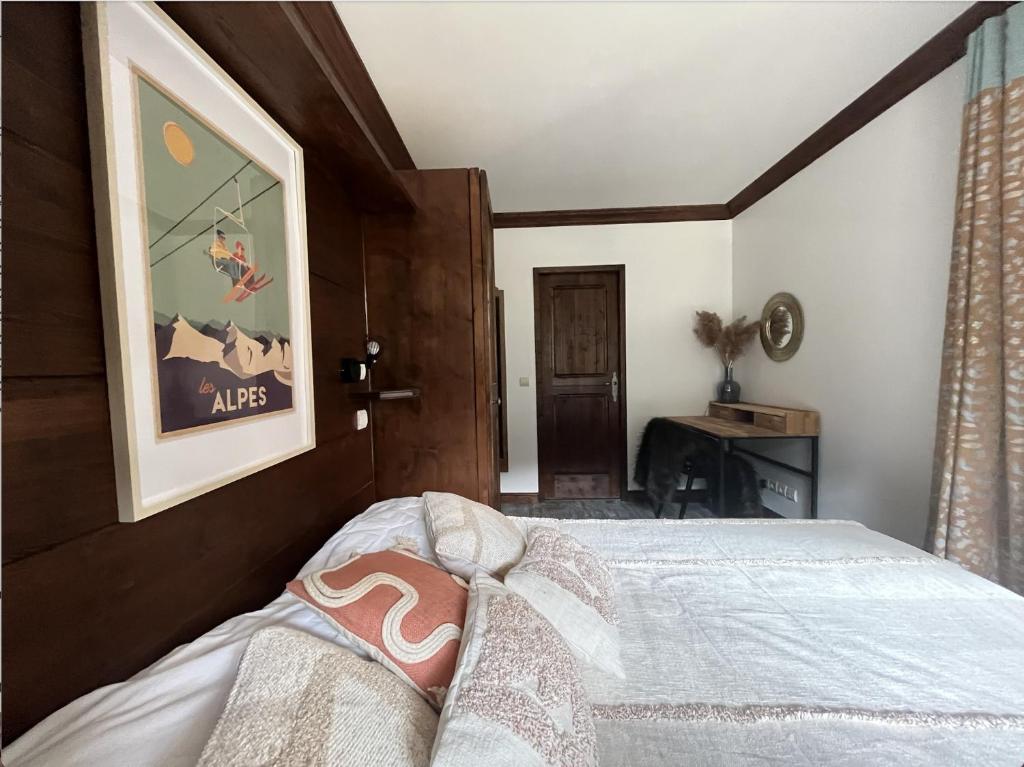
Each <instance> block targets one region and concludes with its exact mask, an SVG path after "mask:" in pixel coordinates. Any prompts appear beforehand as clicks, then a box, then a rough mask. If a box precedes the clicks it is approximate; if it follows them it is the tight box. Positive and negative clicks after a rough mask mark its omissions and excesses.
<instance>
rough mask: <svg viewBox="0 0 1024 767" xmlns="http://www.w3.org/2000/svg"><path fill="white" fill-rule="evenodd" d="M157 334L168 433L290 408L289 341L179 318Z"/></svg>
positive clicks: (163, 423)
mask: <svg viewBox="0 0 1024 767" xmlns="http://www.w3.org/2000/svg"><path fill="white" fill-rule="evenodd" d="M154 331H155V336H154V338H155V341H156V359H157V371H158V375H159V379H160V400H161V402H160V413H161V426H162V430H163V431H164V432H165V433H167V432H174V431H180V430H182V429H188V428H193V427H196V426H205V425H209V424H215V423H220V422H222V421H228V420H234V419H237V418H245V417H248V416H254V415H262V414H265V413H270V412H275V411H279V410H287V409H290V408H291V406H292V347H291V344H290V343H289V342H288V339H286V338H282V337H281V336H278V335H277V334H275V333H272V332H269V331H260V332H251V331H248V332H247V331H246V330H244V329H243V328H240V327H238V326H237V325H235V324H234V322H231V321H229V322H228V323H227V324H226V325H224V324H220V323H217V322H215V321H208V322H205V323H202V324H198V325H197V323H194V322H191V321H189V320H188V319H186V318H185V317H183V316H181V315H180V314H178V315H176V316H175V317H173V318H171V319H166V320H165V321H163V322H160V318H159V317H158V321H157V323H156V325H155V326H154Z"/></svg>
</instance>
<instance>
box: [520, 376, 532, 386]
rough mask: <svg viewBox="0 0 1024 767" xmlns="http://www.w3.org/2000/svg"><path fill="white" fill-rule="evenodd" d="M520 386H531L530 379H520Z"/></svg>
mask: <svg viewBox="0 0 1024 767" xmlns="http://www.w3.org/2000/svg"><path fill="white" fill-rule="evenodd" d="M519 385H520V386H529V385H530V379H529V378H527V377H523V378H520V379H519Z"/></svg>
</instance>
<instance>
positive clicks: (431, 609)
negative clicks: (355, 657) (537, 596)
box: [288, 548, 468, 708]
mask: <svg viewBox="0 0 1024 767" xmlns="http://www.w3.org/2000/svg"><path fill="white" fill-rule="evenodd" d="M467 589H468V586H467V584H466V582H465V581H463V580H462V579H461V578H459V577H458V576H455V575H452V574H450V573H447V572H445V571H444V570H442V569H441V568H440V567H438V566H437V565H435V564H433V563H431V562H428V561H427V560H425V559H423V558H422V557H420V556H418V555H416V554H414V553H412V552H411V551H408V550H406V549H402V548H392V549H388V550H387V551H377V552H374V553H372V554H356V555H355V556H353V557H352V558H351V559H349V560H348V561H347V562H345V563H344V564H343V565H340V566H338V567H335V568H332V569H328V570H319V571H318V572H315V573H312V574H310V575H307V576H306V577H305V578H303V579H302V580H297V581H292V582H291V583H289V584H288V590H289V591H290V592H292V593H293V594H294V595H295V596H297V597H299V598H300V599H303V600H305V601H306V602H308V603H309V605H310V606H311V607H312V608H313V609H315V610H316V611H317V612H319V613H320V614H321V615H323V616H324V617H325V618H326V619H327V620H328V621H330V622H331V623H332V624H333V625H334V626H335V627H336V628H337V629H338V630H339V631H341V632H342V633H343V634H344V635H345V636H346V637H347V638H348V639H349V640H351V641H353V642H354V643H355V644H356V645H357V646H359V647H361V648H363V649H365V650H366V652H367V653H368V654H369V655H370V656H371V657H373V658H375V659H376V660H378V661H380V662H381V663H382V664H384V665H385V666H387V667H388V668H389V669H391V670H392V671H394V672H395V673H396V674H398V675H399V676H400V677H401V678H402V679H404V680H406V681H407V682H409V684H411V685H412V686H413V687H415V688H416V689H417V690H419V691H420V693H421V694H422V695H423V697H425V698H426V699H427V700H428V701H429V702H430V703H431V704H432V705H434V706H436V707H437V708H440V707H441V704H442V703H444V696H445V693H446V691H447V689H448V684H449V682H450V681H451V678H452V674H453V673H454V671H455V660H456V658H457V657H458V653H459V643H460V641H461V640H462V624H463V622H464V621H465V618H466V593H467Z"/></svg>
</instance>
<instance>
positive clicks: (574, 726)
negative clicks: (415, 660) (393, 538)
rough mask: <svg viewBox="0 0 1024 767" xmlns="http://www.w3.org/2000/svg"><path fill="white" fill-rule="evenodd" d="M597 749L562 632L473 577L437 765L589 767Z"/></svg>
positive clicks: (489, 580) (499, 587) (434, 766)
mask: <svg viewBox="0 0 1024 767" xmlns="http://www.w3.org/2000/svg"><path fill="white" fill-rule="evenodd" d="M596 749H597V744H596V735H595V732H594V722H593V719H592V718H591V709H590V702H589V701H588V700H587V697H586V693H585V692H584V689H583V682H582V680H581V678H580V672H579V667H578V666H577V665H576V660H575V659H574V658H573V656H572V653H571V652H570V651H569V648H568V647H566V645H565V642H564V641H563V640H562V637H561V636H559V634H558V632H557V631H555V629H554V628H553V627H552V626H551V624H550V623H548V622H547V621H546V620H544V618H542V617H541V616H540V614H539V613H538V612H537V611H536V610H534V609H533V608H532V607H530V605H529V603H528V602H527V601H526V600H525V599H523V598H522V597H520V596H519V595H517V594H513V593H512V592H510V591H509V590H508V589H506V588H505V587H504V586H502V585H501V584H500V583H498V582H497V581H495V580H494V579H492V578H489V577H487V576H486V575H477V576H475V577H474V578H473V581H472V583H471V584H470V594H469V610H468V612H467V615H466V639H465V641H464V642H463V644H462V652H461V653H460V654H459V665H458V668H457V669H456V671H455V677H454V678H453V679H452V686H451V692H450V693H449V695H448V700H447V701H446V702H445V706H444V710H443V711H442V712H441V721H440V724H439V725H438V731H437V739H436V740H435V741H434V755H433V759H432V761H431V765H432V767H466V765H483V766H485V767H541V765H558V766H559V767H590V766H591V765H596V764H597V750H596Z"/></svg>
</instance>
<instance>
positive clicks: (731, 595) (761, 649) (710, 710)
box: [3, 498, 1024, 767]
mask: <svg viewBox="0 0 1024 767" xmlns="http://www.w3.org/2000/svg"><path fill="white" fill-rule="evenodd" d="M517 522H518V523H519V524H521V525H523V526H524V527H528V526H530V525H532V524H557V525H559V526H561V527H562V528H563V529H564V530H566V532H568V533H570V534H571V535H574V536H576V537H577V538H579V539H580V540H581V541H583V542H584V543H586V544H588V545H590V546H593V547H594V548H596V549H597V550H598V551H599V552H600V553H601V554H602V555H603V556H604V557H606V558H607V559H608V560H610V561H611V563H612V565H613V567H614V572H615V574H616V584H617V589H618V594H617V602H618V610H619V615H620V618H621V622H622V625H621V627H620V630H621V633H622V639H623V662H624V664H625V666H626V670H627V678H626V680H617V679H615V678H613V677H609V676H605V675H603V674H600V673H598V672H588V673H587V677H586V684H587V688H588V692H589V693H590V696H591V699H592V702H593V703H594V706H595V715H596V717H597V729H598V737H599V741H600V747H601V764H602V765H603V766H604V767H614V766H616V765H631V766H632V765H636V766H641V765H666V766H668V765H671V766H672V767H675V766H676V765H685V764H693V765H719V764H721V765H754V764H758V765H766V764H778V765H820V764H828V765H858V766H859V765H876V764H892V765H928V766H929V767H932V766H933V765H947V764H949V765H973V764H977V765H985V766H986V767H988V766H989V765H993V766H996V765H1007V767H1021V764H1022V763H1024V598H1021V597H1018V596H1015V595H1013V594H1011V593H1010V592H1008V591H1006V590H1004V589H1001V588H999V587H997V586H995V585H994V584H991V583H988V582H986V581H983V580H981V579H980V578H976V577H974V576H972V575H969V574H968V573H966V572H965V571H963V570H961V569H960V568H958V567H957V566H955V565H952V564H949V563H946V562H942V561H940V560H937V559H935V558H933V557H931V556H929V555H927V554H924V553H923V552H921V551H919V550H918V549H915V548H913V547H911V546H908V545H906V544H902V543H899V542H897V541H894V540H892V539H890V538H887V537H885V536H883V535H880V534H878V533H873V532H871V531H869V530H867V529H866V528H864V527H862V526H861V525H858V524H855V523H843V522H790V521H764V522H762V521H760V520H752V521H730V520H686V521H682V522H680V521H675V520H665V521H658V520H655V521H650V522H637V521H632V522H619V521H603V520H593V521H566V522H557V523H556V522H554V521H552V520H517ZM396 538H407V539H411V540H414V541H416V543H417V545H418V547H419V553H420V554H422V555H424V556H426V557H428V558H432V552H431V551H430V547H429V542H428V540H427V538H426V534H425V529H424V526H423V519H422V503H421V501H420V499H418V498H405V499H396V500H393V501H387V502H385V503H381V504H377V505H376V506H374V507H371V508H370V509H369V510H367V511H366V512H365V513H364V514H362V515H360V516H359V517H357V518H356V519H355V520H353V521H352V522H351V523H349V524H348V525H346V527H345V528H344V530H342V531H340V532H339V533H338V534H336V535H335V536H333V537H332V538H331V539H330V540H329V541H328V542H327V543H326V544H325V545H324V546H323V548H322V549H321V550H320V552H318V553H317V554H316V556H314V557H313V558H312V559H311V560H310V561H309V562H308V563H307V564H306V566H305V567H304V568H303V569H302V571H301V572H300V573H299V575H300V576H301V575H305V574H307V573H309V572H312V571H314V570H317V569H321V568H323V567H328V566H331V565H333V564H337V563H340V562H342V561H344V560H345V559H346V558H347V557H348V555H349V554H350V553H352V552H354V551H357V550H361V551H372V550H377V549H382V548H386V547H387V546H390V545H391V544H392V543H394V542H395V539H396ZM282 586H283V584H282ZM271 625H284V626H289V627H292V628H295V629H298V630H301V631H306V632H308V633H310V634H313V635H315V636H318V637H321V638H324V639H327V640H329V641H334V642H336V643H338V644H341V645H345V646H349V645H347V644H346V642H345V640H344V639H343V638H342V637H341V636H340V635H339V634H338V633H337V632H335V631H334V630H333V629H332V628H331V627H330V626H329V625H328V624H327V623H326V622H325V621H323V620H322V619H321V618H320V617H319V616H318V615H317V614H316V613H314V612H313V611H312V610H309V609H308V608H306V607H304V606H303V605H302V604H301V603H299V602H298V600H296V599H295V598H294V597H292V596H291V595H290V594H287V593H285V594H282V595H281V596H280V597H279V598H278V599H276V600H274V601H273V602H272V603H271V604H269V605H268V606H267V607H265V608H264V609H263V610H260V611H258V612H254V613H249V614H246V615H240V616H238V617H236V618H233V619H232V620H229V621H227V622H226V623H224V624H222V625H221V626H219V627H217V628H215V629H214V630H212V631H210V632H209V633H207V634H204V635H203V636H201V637H200V638H199V639H197V640H196V641H194V642H192V643H190V644H188V645H184V646H182V647H180V648H178V649H177V650H175V651H174V652H172V653H171V654H170V655H168V656H167V657H165V658H163V659H162V660H160V661H159V662H157V663H156V664H154V665H153V666H151V667H150V668H148V669H146V670H144V671H142V672H140V673H139V674H137V675H136V676H134V677H133V678H132V679H130V680H128V681H126V682H123V683H121V684H115V685H110V686H108V687H104V688H101V689H99V690H96V691H95V692H92V693H90V694H88V695H86V696H84V697H82V698H80V699H78V700H76V701H74V702H73V703H71V704H69V705H68V706H65V707H64V708H63V709H61V710H60V711H57V712H56V713H54V714H53V715H52V716H50V717H48V718H47V719H45V720H44V721H43V722H41V723H40V724H39V725H37V726H36V727H35V728H33V729H32V730H31V731H29V732H28V733H26V734H25V735H24V736H23V737H21V738H20V739H18V740H17V741H15V742H14V743H13V744H12V745H11V746H9V747H8V748H6V749H4V753H3V760H4V764H5V765H8V767H28V766H29V765H104V766H109V767H117V766H120V765H131V766H132V767H136V766H138V767H144V766H146V765H161V766H163V765H168V766H173V765H189V766H191V765H194V764H195V763H196V760H197V759H198V758H199V755H200V753H201V752H202V749H203V746H204V744H205V743H206V740H207V739H208V738H209V736H210V733H211V732H212V730H213V727H214V725H215V723H216V721H217V717H218V716H219V714H220V712H221V710H222V708H223V707H224V704H225V701H226V700H227V696H228V693H229V691H230V689H231V686H232V683H233V681H234V678H235V672H236V669H237V666H238V661H239V658H240V657H241V654H242V652H243V650H244V649H245V646H246V643H247V642H248V640H249V637H250V636H251V635H252V634H253V632H255V631H256V630H258V629H260V628H264V627H267V626H271Z"/></svg>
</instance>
